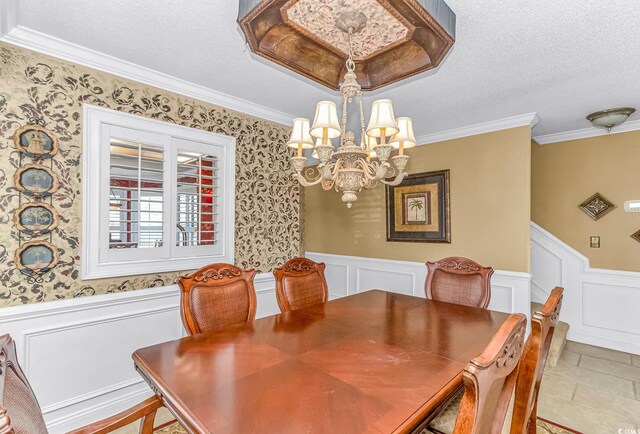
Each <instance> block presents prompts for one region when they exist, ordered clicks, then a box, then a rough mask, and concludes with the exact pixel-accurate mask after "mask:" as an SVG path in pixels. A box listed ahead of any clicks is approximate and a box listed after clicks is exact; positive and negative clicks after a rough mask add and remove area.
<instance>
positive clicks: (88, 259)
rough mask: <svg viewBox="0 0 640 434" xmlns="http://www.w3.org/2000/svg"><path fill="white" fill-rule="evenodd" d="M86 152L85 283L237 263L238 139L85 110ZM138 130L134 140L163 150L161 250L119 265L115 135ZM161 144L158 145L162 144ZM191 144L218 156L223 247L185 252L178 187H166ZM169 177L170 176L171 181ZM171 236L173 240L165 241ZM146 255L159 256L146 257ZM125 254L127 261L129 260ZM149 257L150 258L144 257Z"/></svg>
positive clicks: (96, 109)
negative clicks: (113, 194) (113, 234)
mask: <svg viewBox="0 0 640 434" xmlns="http://www.w3.org/2000/svg"><path fill="white" fill-rule="evenodd" d="M83 116H84V118H83V139H84V147H83V152H82V243H81V245H82V247H81V255H82V256H81V259H82V264H81V277H82V279H87V280H88V279H101V278H106V277H117V276H132V275H139V274H149V273H164V272H170V271H183V270H192V269H196V268H200V267H202V266H204V265H207V264H210V263H214V262H228V263H233V262H234V248H235V245H234V243H235V150H236V139H235V137H231V136H226V135H223V134H217V133H211V132H208V131H203V130H198V129H195V128H189V127H184V126H181V125H176V124H172V123H168V122H162V121H158V120H155V119H149V118H145V117H142V116H137V115H132V114H128V113H123V112H118V111H115V110H110V109H105V108H102V107H96V106H93V105H90V104H84V105H83ZM122 129H130V130H136V131H138V132H139V137H136V138H135V139H136V140H137V141H139V142H142V143H145V144H153V145H155V146H161V147H163V148H164V158H165V164H164V167H165V177H164V179H165V183H164V184H163V188H164V197H165V200H164V204H165V205H164V207H165V208H164V219H163V220H164V222H165V224H168V226H169V228H168V230H167V229H165V236H164V237H163V241H164V243H163V247H162V248H152V249H131V250H132V251H131V252H127V254H129V253H131V254H133V253H134V250H135V252H136V254H135V255H133V256H135V257H134V258H127V259H126V260H125V259H117V258H118V257H119V256H121V255H120V253H121V252H114V253H117V254H115V255H110V254H109V252H108V248H109V199H110V197H109V196H110V191H109V185H110V171H109V163H110V161H109V160H110V152H109V144H110V139H111V137H112V135H111V134H110V133H109V132H110V131H112V130H115V131H123V130H122ZM158 141H159V142H160V143H157V142H158ZM183 141H188V142H191V144H192V145H193V146H191V147H190V148H189V149H190V150H192V151H197V152H203V153H207V154H209V155H213V156H216V157H217V158H218V161H219V165H220V175H219V181H220V183H221V184H222V185H221V186H220V190H219V192H220V201H221V203H220V205H219V208H218V211H219V217H220V219H219V221H218V222H217V223H216V226H217V227H220V232H219V241H218V242H217V243H216V244H214V245H211V246H209V245H203V246H195V247H190V248H183V247H179V246H176V236H177V235H176V233H177V229H176V220H177V211H176V207H177V204H176V199H177V186H176V184H175V183H171V184H170V183H166V180H167V179H172V180H175V179H176V170H177V169H176V167H177V166H176V159H177V151H178V147H179V148H180V149H185V148H184V146H183V145H180V143H184V142H183ZM169 173H170V175H168V174H169ZM166 234H168V236H167V235H166ZM145 250H153V251H154V252H153V253H151V254H148V255H146V254H145V253H146V252H145ZM127 254H125V256H126V255H127ZM145 256H148V257H145Z"/></svg>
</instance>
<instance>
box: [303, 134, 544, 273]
mask: <svg viewBox="0 0 640 434" xmlns="http://www.w3.org/2000/svg"><path fill="white" fill-rule="evenodd" d="M407 153H408V154H409V155H411V160H410V161H409V165H408V166H407V170H408V171H409V173H419V172H427V171H432V170H440V169H449V170H450V185H451V190H450V192H451V194H450V197H451V244H441V243H407V242H388V241H386V215H385V188H384V187H383V186H379V187H376V188H375V189H372V190H368V191H362V192H360V193H359V194H358V201H357V202H356V203H355V204H354V206H353V208H352V209H350V210H349V209H347V207H346V206H345V205H344V204H343V203H342V202H341V200H340V194H338V193H336V192H335V191H331V192H325V191H323V190H322V188H321V187H319V186H315V187H311V188H307V189H306V192H305V198H304V205H305V245H306V246H305V247H306V250H307V251H309V252H321V253H333V254H340V255H352V256H366V257H376V258H383V259H397V260H406V261H427V260H434V259H438V258H442V257H445V256H454V255H460V256H467V257H470V258H473V259H475V260H476V261H478V262H480V263H482V264H486V265H491V266H493V267H494V268H496V269H501V270H512V271H528V270H529V220H530V179H531V178H530V168H531V130H530V129H529V127H520V128H514V129H510V130H504V131H497V132H493V133H488V134H482V135H478V136H473V137H466V138H462V139H456V140H450V141H445V142H440V143H435V144H429V145H424V146H418V147H416V148H413V149H410V150H409V151H408V152H407Z"/></svg>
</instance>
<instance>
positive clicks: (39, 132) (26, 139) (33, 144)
mask: <svg viewBox="0 0 640 434" xmlns="http://www.w3.org/2000/svg"><path fill="white" fill-rule="evenodd" d="M13 142H14V143H15V145H16V148H18V150H19V151H20V152H22V153H24V154H26V155H28V156H29V157H31V158H51V157H53V156H54V155H55V154H57V153H58V148H59V145H58V138H57V137H56V136H55V135H54V134H53V133H52V132H51V131H49V130H48V129H46V128H42V127H41V126H38V125H25V126H23V127H21V128H18V129H17V130H16V132H15V133H14V134H13Z"/></svg>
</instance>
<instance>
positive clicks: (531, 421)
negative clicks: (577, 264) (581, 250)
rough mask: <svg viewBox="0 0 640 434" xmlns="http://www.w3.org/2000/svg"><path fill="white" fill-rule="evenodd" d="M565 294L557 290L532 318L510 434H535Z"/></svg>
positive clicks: (515, 397) (519, 373) (518, 382)
mask: <svg viewBox="0 0 640 434" xmlns="http://www.w3.org/2000/svg"><path fill="white" fill-rule="evenodd" d="M563 292H564V289H563V288H560V287H556V288H554V289H553V291H551V295H550V296H549V298H548V299H547V301H546V303H545V304H544V306H542V309H541V310H539V311H537V312H536V313H535V314H534V315H533V318H531V334H530V335H529V338H528V339H527V342H526V343H525V346H524V351H523V354H522V360H521V361H520V367H519V368H518V377H517V379H516V391H515V395H514V404H513V417H512V418H511V434H523V433H531V434H535V432H536V427H537V424H536V422H537V418H538V411H537V410H538V392H539V391H540V382H541V381H542V374H543V373H544V367H545V365H546V363H547V356H548V355H549V347H551V340H552V339H553V332H554V331H555V328H556V324H557V323H558V317H559V316H560V309H561V307H562V293H563Z"/></svg>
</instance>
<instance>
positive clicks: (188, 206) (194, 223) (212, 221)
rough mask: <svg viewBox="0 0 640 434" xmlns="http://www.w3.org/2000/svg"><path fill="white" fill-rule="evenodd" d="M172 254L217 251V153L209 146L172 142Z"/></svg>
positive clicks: (219, 205) (219, 198)
mask: <svg viewBox="0 0 640 434" xmlns="http://www.w3.org/2000/svg"><path fill="white" fill-rule="evenodd" d="M173 145H174V146H173V147H174V149H175V150H176V154H175V155H176V157H175V174H176V175H175V186H176V195H175V198H176V199H175V204H176V213H175V216H176V229H177V231H176V239H175V243H174V246H175V255H177V256H194V255H195V256H198V255H208V254H211V253H215V252H218V251H220V248H219V247H220V245H221V240H220V233H221V229H222V225H223V221H222V219H221V210H222V205H223V204H222V200H223V198H222V195H221V187H222V185H221V183H222V181H221V173H222V167H221V162H220V161H221V160H220V157H221V154H220V152H219V151H218V150H216V149H212V148H211V146H207V145H203V144H201V143H197V142H192V141H187V140H184V139H174V140H173Z"/></svg>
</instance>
